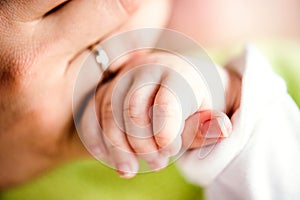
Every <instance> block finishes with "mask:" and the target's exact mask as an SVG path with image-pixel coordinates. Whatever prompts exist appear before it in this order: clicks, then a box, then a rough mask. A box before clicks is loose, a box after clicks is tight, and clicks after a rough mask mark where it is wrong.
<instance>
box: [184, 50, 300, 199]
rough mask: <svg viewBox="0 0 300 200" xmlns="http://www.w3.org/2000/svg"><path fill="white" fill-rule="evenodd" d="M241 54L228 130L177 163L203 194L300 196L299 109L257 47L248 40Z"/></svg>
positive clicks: (213, 196)
mask: <svg viewBox="0 0 300 200" xmlns="http://www.w3.org/2000/svg"><path fill="white" fill-rule="evenodd" d="M244 59H245V66H233V68H234V70H236V71H238V72H239V73H240V74H241V75H242V77H243V81H242V98H241V106H240V108H239V110H238V111H237V112H236V113H235V115H234V118H233V120H232V121H233V133H232V135H231V136H230V137H229V138H228V139H226V140H224V141H223V142H221V143H219V144H217V145H216V146H214V147H213V148H212V147H206V148H204V149H197V150H193V151H190V152H187V153H186V154H185V155H184V156H183V157H182V158H181V159H180V160H179V165H180V168H181V170H182V172H183V174H184V175H185V176H186V178H187V179H188V180H189V181H190V182H192V183H195V184H198V185H201V186H204V187H205V189H206V190H205V193H206V197H207V199H211V200H216V199H222V200H226V199H230V200H232V199H262V200H268V199H300V113H299V109H298V107H297V106H296V105H295V103H294V102H293V100H292V99H291V98H290V96H289V95H288V94H287V91H286V86H285V83H284V81H283V80H282V79H281V78H280V77H279V76H277V75H276V74H275V73H274V72H273V71H272V70H271V67H270V65H269V63H268V62H267V61H266V59H265V58H264V57H263V56H262V55H261V54H260V52H259V51H258V50H257V49H255V48H254V47H252V46H248V48H247V51H246V54H245V57H244ZM203 152H208V153H207V155H206V156H203V155H205V154H203Z"/></svg>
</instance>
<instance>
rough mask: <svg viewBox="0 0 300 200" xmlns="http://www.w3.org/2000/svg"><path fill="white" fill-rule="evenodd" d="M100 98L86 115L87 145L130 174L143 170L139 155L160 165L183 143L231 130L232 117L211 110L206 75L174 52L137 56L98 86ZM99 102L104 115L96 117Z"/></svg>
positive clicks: (208, 140) (199, 142) (152, 165)
mask: <svg viewBox="0 0 300 200" xmlns="http://www.w3.org/2000/svg"><path fill="white" fill-rule="evenodd" d="M95 102H96V103H94V102H93V101H90V103H89V105H88V106H87V110H86V111H85V113H84V115H83V121H82V132H83V135H84V142H85V145H87V148H88V149H90V150H91V151H92V153H93V154H94V156H96V157H98V158H99V159H106V162H108V163H109V164H111V165H113V166H114V167H115V168H116V169H117V170H118V172H119V174H120V175H122V176H124V177H132V176H134V174H135V173H136V172H137V171H138V167H139V166H138V161H137V157H140V158H142V159H144V160H146V161H147V163H148V164H149V166H150V168H151V169H153V170H157V169H160V168H163V167H164V166H166V165H167V163H168V160H169V157H170V156H173V155H175V154H177V153H178V152H179V151H180V150H181V149H182V148H190V147H194V146H197V147H199V146H203V145H206V144H210V143H212V142H216V139H217V140H220V139H222V138H224V137H227V135H228V134H229V133H230V132H231V123H230V121H229V119H228V118H226V116H224V114H222V113H218V114H215V113H213V112H212V111H211V110H212V105H211V100H210V95H209V91H208V88H207V86H206V84H205V81H204V79H203V77H202V76H201V75H200V74H199V73H197V71H196V70H195V69H194V68H193V67H192V66H191V65H190V64H188V63H187V62H185V61H183V60H182V59H181V58H179V57H177V56H175V55H172V54H167V53H162V52H160V53H152V54H148V55H144V56H140V57H138V56H136V57H134V59H133V60H132V61H130V62H129V63H127V64H126V66H124V67H123V68H121V69H120V71H119V72H118V74H117V75H116V77H115V78H114V79H113V80H111V81H110V82H108V83H105V84H103V85H101V87H99V88H98V91H97V94H96V100H95ZM94 106H95V107H96V112H98V113H97V115H98V120H97V119H93V117H92V116H94V115H93V113H92V112H94ZM98 121H99V123H100V127H101V130H99V128H97V127H99V125H98V124H99V123H98ZM209 126H210V127H214V130H213V133H212V132H211V131H212V129H211V128H209ZM208 129H209V130H208ZM100 132H101V133H102V137H99V135H100ZM182 133H183V134H182ZM210 134H212V135H210Z"/></svg>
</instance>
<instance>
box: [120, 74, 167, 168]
mask: <svg viewBox="0 0 300 200" xmlns="http://www.w3.org/2000/svg"><path fill="white" fill-rule="evenodd" d="M136 78H137V80H136V81H135V82H134V83H133V85H132V87H131V89H130V91H129V92H128V94H127V96H126V98H125V101H124V113H123V116H124V125H125V129H126V135H127V139H128V142H129V143H130V146H131V148H132V149H133V150H134V152H135V153H137V154H138V156H139V157H140V158H142V159H144V160H146V161H147V163H148V164H149V166H150V168H151V169H153V170H157V169H160V168H163V167H164V166H165V165H166V164H167V161H168V157H166V156H162V155H161V154H160V153H159V148H158V147H157V145H156V142H155V139H154V137H153V130H152V124H151V109H152V105H153V102H154V98H155V94H156V92H157V90H158V89H159V84H157V83H155V81H151V80H149V78H150V79H151V76H149V74H148V73H142V74H138V76H136Z"/></svg>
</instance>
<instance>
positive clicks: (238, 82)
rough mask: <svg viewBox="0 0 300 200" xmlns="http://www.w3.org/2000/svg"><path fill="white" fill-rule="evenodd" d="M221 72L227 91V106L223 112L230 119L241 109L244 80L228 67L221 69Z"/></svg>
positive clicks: (225, 105)
mask: <svg viewBox="0 0 300 200" xmlns="http://www.w3.org/2000/svg"><path fill="white" fill-rule="evenodd" d="M219 72H220V75H221V79H222V82H223V85H224V90H225V93H224V94H225V98H224V99H225V104H224V108H223V112H224V113H226V114H227V115H228V117H229V118H230V117H231V116H232V115H233V114H234V113H235V111H236V110H237V109H238V108H239V107H240V102H241V93H242V92H241V87H242V78H241V76H240V75H239V74H238V73H237V72H235V71H233V70H231V69H230V68H228V67H225V68H223V67H220V68H219Z"/></svg>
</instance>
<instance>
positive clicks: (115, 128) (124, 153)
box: [97, 79, 138, 178]
mask: <svg viewBox="0 0 300 200" xmlns="http://www.w3.org/2000/svg"><path fill="white" fill-rule="evenodd" d="M116 83H117V82H116V81H114V82H111V83H110V85H109V87H108V88H107V90H106V91H104V92H105V93H104V92H102V93H97V96H98V95H100V96H101V95H104V97H103V100H102V101H101V102H98V100H97V102H98V103H101V107H100V110H99V112H100V116H99V117H100V122H101V127H102V130H103V136H104V140H105V144H106V146H107V149H108V152H109V157H110V159H111V164H113V166H114V167H115V168H116V169H117V171H118V173H119V175H121V176H122V177H125V178H131V177H133V176H134V175H135V174H136V173H137V171H138V161H137V158H136V156H135V155H134V154H133V152H132V149H131V148H130V146H129V144H128V141H127V138H126V134H125V131H124V129H125V128H124V124H123V116H122V114H123V101H124V98H125V95H126V92H127V91H128V87H129V86H130V84H131V82H130V80H128V79H127V82H126V83H125V82H122V84H121V87H120V88H118V87H115V86H116ZM98 92H99V91H98Z"/></svg>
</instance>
